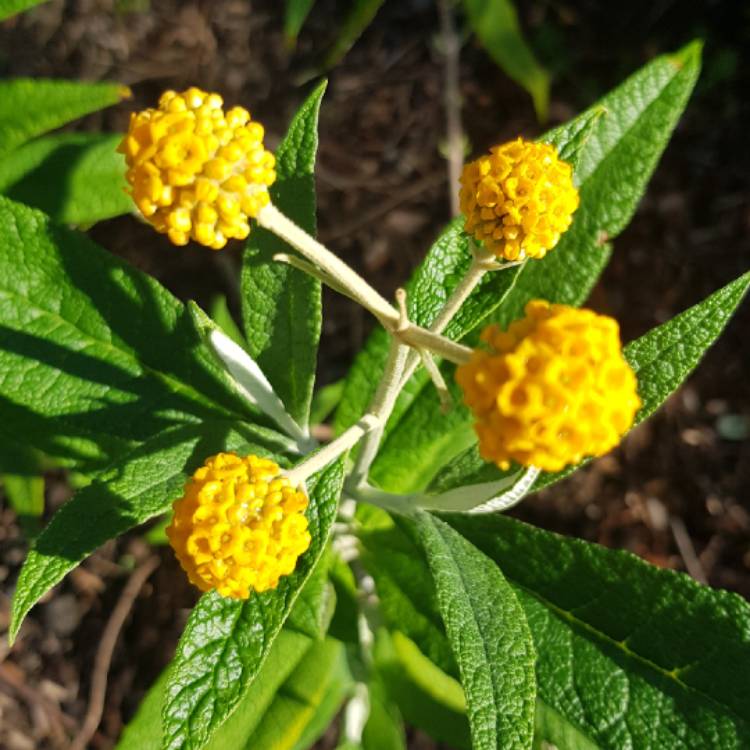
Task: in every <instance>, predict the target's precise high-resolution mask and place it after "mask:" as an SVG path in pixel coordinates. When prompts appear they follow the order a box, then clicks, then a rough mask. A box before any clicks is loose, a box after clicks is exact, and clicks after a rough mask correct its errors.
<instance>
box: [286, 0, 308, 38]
mask: <svg viewBox="0 0 750 750" xmlns="http://www.w3.org/2000/svg"><path fill="white" fill-rule="evenodd" d="M314 2H315V0H286V5H285V7H284V37H285V39H286V43H287V46H288V47H294V46H295V44H296V43H297V36H298V35H299V33H300V31H301V30H302V26H303V25H304V23H305V19H306V18H307V16H308V14H309V13H310V10H311V9H312V7H313V4H314Z"/></svg>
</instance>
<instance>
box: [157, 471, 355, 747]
mask: <svg viewBox="0 0 750 750" xmlns="http://www.w3.org/2000/svg"><path fill="white" fill-rule="evenodd" d="M342 481H343V472H342V463H341V461H338V462H336V463H335V464H333V465H332V466H330V467H329V468H328V469H326V470H325V471H323V472H321V473H320V474H318V475H317V479H316V480H315V481H313V482H310V483H308V487H309V488H310V490H311V491H310V506H309V508H308V519H309V522H310V533H311V535H312V543H311V545H310V548H309V549H308V550H307V552H305V554H304V555H302V556H301V557H300V559H299V561H298V563H297V568H296V570H295V571H294V572H293V573H292V574H291V575H289V576H286V577H284V578H282V579H281V581H280V583H279V585H278V588H276V589H274V590H272V591H267V592H264V593H262V594H257V595H254V596H252V597H251V598H250V599H247V600H246V601H237V600H233V599H226V598H223V597H221V596H219V595H218V594H216V593H215V592H212V593H210V594H206V595H204V596H203V597H202V598H201V600H200V601H199V602H198V605H197V606H196V607H195V609H194V610H193V612H192V614H191V616H190V619H189V620H188V624H187V626H186V628H185V632H184V633H183V636H182V639H181V640H180V643H179V645H178V648H177V654H176V656H175V659H174V662H173V665H172V669H171V672H170V679H169V685H168V687H167V695H166V701H165V705H164V711H163V714H162V722H163V723H162V728H163V732H164V742H163V747H164V748H165V750H177V748H180V750H182V749H183V748H184V749H185V750H187V749H188V748H200V747H203V745H204V744H205V743H206V741H207V740H208V739H209V738H210V736H211V735H212V734H213V733H214V732H215V731H216V730H217V729H218V728H219V727H220V726H221V725H222V724H223V723H224V721H225V720H226V718H227V717H228V716H229V715H230V714H231V713H232V711H234V709H235V707H236V706H237V704H238V703H239V701H240V699H241V698H242V695H243V694H244V693H245V691H246V690H248V689H249V688H250V686H251V685H253V684H254V681H255V680H256V678H257V677H258V674H259V672H260V669H261V667H262V665H263V662H264V661H265V659H266V657H267V655H268V652H269V649H270V648H271V645H272V643H273V642H274V639H275V638H276V636H277V635H278V632H279V630H280V628H281V626H282V625H283V624H284V621H285V619H286V618H287V615H288V614H289V611H290V609H291V607H292V605H293V604H294V601H295V599H296V597H297V594H298V593H299V591H300V589H301V588H302V586H303V585H304V583H305V581H306V580H307V578H308V576H309V575H310V572H311V570H312V569H313V568H314V566H315V564H316V562H317V561H318V559H319V558H320V555H321V554H322V552H323V548H324V546H325V544H326V540H327V538H328V533H329V531H330V527H331V524H332V522H333V519H334V517H335V515H336V510H337V508H338V498H339V494H340V492H341V484H342Z"/></svg>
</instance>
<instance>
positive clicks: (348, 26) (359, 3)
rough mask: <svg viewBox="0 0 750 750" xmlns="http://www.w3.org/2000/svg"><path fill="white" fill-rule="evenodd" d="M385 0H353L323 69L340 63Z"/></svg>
mask: <svg viewBox="0 0 750 750" xmlns="http://www.w3.org/2000/svg"><path fill="white" fill-rule="evenodd" d="M384 1H385V0H353V2H352V3H351V7H350V9H349V12H348V13H347V16H346V18H345V19H344V23H343V24H342V26H341V31H339V35H338V37H336V41H335V42H334V44H333V47H331V49H330V51H329V52H328V54H327V55H326V58H325V61H324V62H323V70H328V69H329V68H332V67H333V66H334V65H336V64H338V63H339V61H340V60H341V58H342V57H343V56H344V55H345V54H346V53H347V52H348V51H349V50H350V49H351V48H352V46H353V45H354V42H356V41H357V39H359V37H360V36H361V35H362V32H363V31H364V30H365V29H366V28H367V27H368V26H369V25H370V22H371V21H372V19H373V18H375V14H376V13H377V12H378V11H379V10H380V6H381V5H382V4H383V2H384Z"/></svg>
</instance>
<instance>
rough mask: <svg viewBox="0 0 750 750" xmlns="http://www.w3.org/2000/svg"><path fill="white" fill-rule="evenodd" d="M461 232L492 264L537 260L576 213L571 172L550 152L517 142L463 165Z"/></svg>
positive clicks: (547, 148)
mask: <svg viewBox="0 0 750 750" xmlns="http://www.w3.org/2000/svg"><path fill="white" fill-rule="evenodd" d="M460 203H461V212H462V213H463V215H464V217H465V218H466V223H465V225H464V228H465V230H466V232H468V233H469V234H470V235H472V236H473V237H474V238H475V239H476V240H478V241H480V242H482V243H484V246H485V248H487V250H489V251H490V252H491V253H493V254H494V255H496V256H497V257H498V258H504V259H505V260H511V261H512V260H518V259H521V258H542V257H544V255H545V254H546V253H547V251H548V250H551V249H552V248H553V247H554V246H555V245H556V244H557V241H558V240H559V239H560V235H561V234H562V233H563V232H564V231H565V230H566V229H567V228H568V227H569V226H570V223H571V222H572V220H573V212H574V211H575V210H576V209H577V208H578V203H579V198H578V190H576V187H575V185H574V184H573V170H572V168H571V166H570V164H568V163H567V162H565V161H562V160H561V159H560V158H559V157H558V155H557V150H556V149H555V148H554V146H550V145H548V144H546V143H533V142H530V141H525V140H523V138H518V139H517V140H515V141H510V143H505V144H503V145H502V146H495V147H493V148H492V149H490V153H489V154H487V155H485V156H480V157H479V158H478V159H477V160H476V161H473V162H471V163H470V164H467V165H466V166H465V167H464V171H463V174H462V175H461V193H460Z"/></svg>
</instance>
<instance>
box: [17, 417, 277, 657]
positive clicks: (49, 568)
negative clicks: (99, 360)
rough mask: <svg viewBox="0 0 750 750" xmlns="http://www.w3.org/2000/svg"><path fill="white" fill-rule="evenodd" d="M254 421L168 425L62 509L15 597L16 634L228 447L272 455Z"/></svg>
mask: <svg viewBox="0 0 750 750" xmlns="http://www.w3.org/2000/svg"><path fill="white" fill-rule="evenodd" d="M256 439H257V436H256V435H254V434H253V431H252V428H251V427H244V426H234V425H232V424H231V423H229V422H219V421H217V422H215V423H213V424H211V423H206V424H203V425H191V426H187V427H177V428H173V429H172V430H167V431H165V432H163V433H161V434H159V435H157V436H155V437H154V438H153V439H152V440H149V441H147V442H145V443H144V444H143V445H142V446H140V447H138V448H137V449H136V450H135V451H133V453H131V454H130V455H128V456H127V457H126V458H125V459H123V460H122V461H120V462H118V463H116V464H115V465H113V466H112V467H111V468H110V469H109V470H108V471H107V472H105V473H103V474H102V475H100V476H99V478H98V479H97V480H96V481H94V482H93V483H92V484H90V485H88V486H87V487H85V488H84V489H82V490H81V491H80V492H78V493H76V494H75V495H74V496H73V498H72V499H71V500H69V501H68V502H67V503H66V504H65V505H63V506H62V508H60V510H59V511H58V512H57V513H56V514H55V515H54V517H53V518H52V520H51V521H50V523H49V524H48V525H47V527H46V528H45V529H44V531H43V532H42V533H41V535H40V536H39V537H38V538H37V540H36V543H35V544H34V547H33V549H32V550H31V551H30V552H29V554H28V556H27V558H26V561H25V562H24V565H23V568H22V569H21V573H20V575H19V577H18V583H17V584H16V591H15V594H14V596H13V606H12V612H11V623H10V628H9V638H10V640H11V642H12V641H13V640H14V639H15V637H16V635H17V633H18V629H19V628H20V626H21V622H22V621H23V618H24V617H25V616H26V614H27V613H28V611H29V610H30V609H31V607H33V606H34V604H36V603H37V602H38V601H39V599H41V598H42V596H44V595H45V594H46V593H47V592H48V591H49V590H50V589H51V588H52V587H53V586H54V585H56V584H57V583H59V582H60V581H61V580H62V578H63V577H64V576H65V575H66V574H67V573H68V572H69V571H71V570H72V569H73V568H75V567H76V566H77V565H78V563H80V562H81V560H83V559H84V558H85V557H86V556H88V555H90V554H91V553H92V552H93V551H94V550H95V549H96V548H97V547H99V546H101V545H102V544H104V542H106V541H107V540H108V539H112V538H114V537H116V536H119V535H120V534H122V533H124V532H125V531H128V530H129V529H131V528H133V527H134V526H137V525H138V524H141V523H143V522H144V521H147V520H149V519H150V518H153V517H154V516H157V515H159V514H160V513H164V512H165V511H166V510H167V509H168V508H169V507H170V505H171V503H172V500H174V499H176V498H178V497H179V496H180V494H181V493H182V488H183V485H184V483H185V480H186V478H187V476H188V474H190V473H191V472H192V471H193V470H194V469H196V468H198V466H200V465H201V464H202V463H203V461H204V460H205V458H206V457H207V456H210V455H212V454H214V453H218V452H219V451H221V450H241V451H245V452H246V453H256V454H258V455H271V454H269V451H268V449H267V448H264V447H263V446H262V445H259V444H257V443H256V442H255V440H256Z"/></svg>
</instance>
